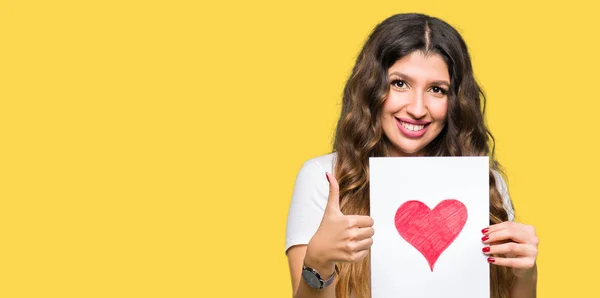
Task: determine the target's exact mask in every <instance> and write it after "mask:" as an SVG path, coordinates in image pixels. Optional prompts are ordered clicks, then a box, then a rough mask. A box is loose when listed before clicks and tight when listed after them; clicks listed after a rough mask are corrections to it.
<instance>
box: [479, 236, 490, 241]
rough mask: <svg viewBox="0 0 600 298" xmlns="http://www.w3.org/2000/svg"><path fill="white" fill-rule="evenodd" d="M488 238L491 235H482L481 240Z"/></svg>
mask: <svg viewBox="0 0 600 298" xmlns="http://www.w3.org/2000/svg"><path fill="white" fill-rule="evenodd" d="M488 239H490V236H488V235H485V236H483V237H481V241H486V240H488Z"/></svg>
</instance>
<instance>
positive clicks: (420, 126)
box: [396, 118, 431, 131]
mask: <svg viewBox="0 0 600 298" xmlns="http://www.w3.org/2000/svg"><path fill="white" fill-rule="evenodd" d="M396 120H398V122H399V123H400V125H402V127H404V128H406V129H407V130H410V131H421V130H423V129H424V128H425V127H427V126H428V125H429V124H431V123H426V124H412V123H408V122H404V121H402V120H400V119H398V118H396Z"/></svg>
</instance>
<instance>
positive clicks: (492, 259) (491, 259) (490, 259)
mask: <svg viewBox="0 0 600 298" xmlns="http://www.w3.org/2000/svg"><path fill="white" fill-rule="evenodd" d="M488 262H490V263H494V262H496V259H494V258H488Z"/></svg>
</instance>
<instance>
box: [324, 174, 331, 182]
mask: <svg viewBox="0 0 600 298" xmlns="http://www.w3.org/2000/svg"><path fill="white" fill-rule="evenodd" d="M325 177H327V182H329V183H331V181H329V173H325Z"/></svg>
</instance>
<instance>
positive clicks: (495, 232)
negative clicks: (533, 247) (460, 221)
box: [481, 222, 537, 244]
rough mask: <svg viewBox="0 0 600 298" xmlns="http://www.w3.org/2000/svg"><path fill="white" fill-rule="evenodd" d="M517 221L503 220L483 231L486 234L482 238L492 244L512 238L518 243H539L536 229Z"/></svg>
mask: <svg viewBox="0 0 600 298" xmlns="http://www.w3.org/2000/svg"><path fill="white" fill-rule="evenodd" d="M532 229H533V227H530V226H526V225H523V224H520V223H516V222H503V223H500V224H495V225H491V226H490V227H489V228H487V229H484V230H483V231H482V232H483V233H484V234H485V235H484V236H483V238H481V240H482V241H483V243H486V244H490V243H492V242H499V241H505V240H512V241H515V242H518V243H531V244H537V237H536V236H535V229H533V230H532Z"/></svg>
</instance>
